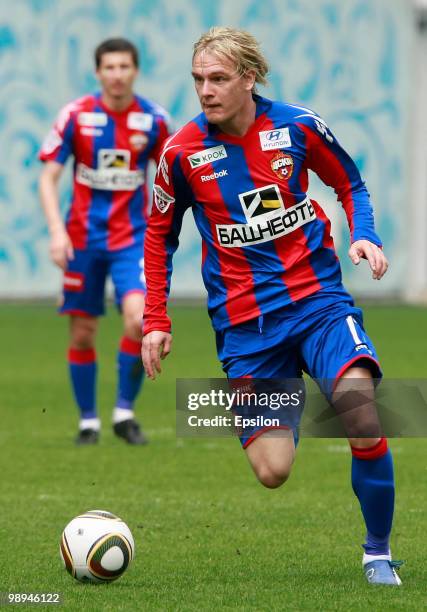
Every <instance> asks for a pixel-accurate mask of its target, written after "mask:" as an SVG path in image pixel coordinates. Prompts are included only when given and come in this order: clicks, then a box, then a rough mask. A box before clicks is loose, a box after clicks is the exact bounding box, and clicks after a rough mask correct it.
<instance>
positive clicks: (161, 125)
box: [150, 111, 174, 164]
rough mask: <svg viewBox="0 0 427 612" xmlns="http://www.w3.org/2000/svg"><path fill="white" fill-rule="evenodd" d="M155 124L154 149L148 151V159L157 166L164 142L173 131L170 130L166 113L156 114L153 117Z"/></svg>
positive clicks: (168, 117) (168, 116)
mask: <svg viewBox="0 0 427 612" xmlns="http://www.w3.org/2000/svg"><path fill="white" fill-rule="evenodd" d="M155 122H156V124H157V129H158V135H157V139H156V142H155V144H154V147H153V148H152V150H151V151H150V159H152V160H154V161H155V162H156V164H157V163H158V161H159V157H160V152H161V150H162V148H163V145H164V143H165V140H166V139H167V138H169V136H171V135H172V134H173V132H174V130H173V128H172V122H171V118H170V115H169V114H168V113H167V112H166V111H163V112H162V113H160V114H158V115H157V116H156V117H155Z"/></svg>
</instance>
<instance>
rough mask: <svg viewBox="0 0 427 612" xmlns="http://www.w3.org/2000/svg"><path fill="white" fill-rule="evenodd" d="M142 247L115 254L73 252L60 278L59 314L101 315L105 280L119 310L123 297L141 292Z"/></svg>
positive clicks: (85, 251)
mask: <svg viewBox="0 0 427 612" xmlns="http://www.w3.org/2000/svg"><path fill="white" fill-rule="evenodd" d="M143 257H144V256H143V245H142V244H141V245H135V246H131V247H128V248H126V249H120V250H117V251H97V250H79V249H75V250H74V259H73V260H71V261H69V262H68V267H67V270H66V272H65V273H64V278H63V283H64V284H63V303H62V306H61V307H60V309H59V312H60V313H61V314H71V315H72V314H74V315H81V316H87V315H90V316H95V317H96V316H99V315H102V314H104V313H105V281H106V279H107V276H108V275H111V279H112V281H113V285H114V291H115V300H116V304H117V306H118V308H119V309H120V307H121V304H122V300H123V297H124V296H125V295H126V294H129V293H133V292H140V293H145V277H144V259H143Z"/></svg>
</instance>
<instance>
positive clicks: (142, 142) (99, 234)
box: [39, 94, 170, 251]
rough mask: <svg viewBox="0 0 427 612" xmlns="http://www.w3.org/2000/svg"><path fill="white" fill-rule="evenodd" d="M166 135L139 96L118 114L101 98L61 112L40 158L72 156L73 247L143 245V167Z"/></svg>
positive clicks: (160, 113)
mask: <svg viewBox="0 0 427 612" xmlns="http://www.w3.org/2000/svg"><path fill="white" fill-rule="evenodd" d="M169 135H170V130H169V128H168V115H167V113H166V111H164V110H163V109H162V108H161V107H160V106H158V105H156V104H154V103H153V102H151V101H149V100H147V99H145V98H142V97H140V96H134V99H133V101H132V103H131V104H130V106H129V107H128V108H127V109H125V110H123V111H122V112H115V111H112V110H111V109H109V108H108V107H107V106H105V104H103V102H102V100H101V95H100V94H95V95H88V96H84V97H82V98H79V99H78V100H75V101H73V102H71V103H70V104H67V105H66V106H65V107H64V108H63V109H62V110H61V111H60V113H59V115H58V118H57V121H56V123H55V125H54V127H53V129H52V130H51V132H50V133H49V134H48V136H47V138H46V139H45V141H44V143H43V145H42V148H41V151H40V154H39V157H40V159H41V160H42V161H56V162H59V163H60V164H65V162H66V161H67V159H68V157H69V156H70V155H72V156H73V157H74V170H73V193H72V199H71V205H70V209H69V211H68V214H67V219H66V226H67V231H68V234H69V236H70V238H71V241H72V243H73V246H74V247H75V248H77V249H100V250H106V251H114V250H117V249H122V248H126V247H128V246H131V245H134V244H137V243H141V242H142V240H143V235H144V231H145V228H146V226H147V220H148V215H149V210H148V207H149V199H148V193H147V185H146V177H147V166H148V162H149V160H150V159H152V160H154V161H157V159H158V156H159V151H160V149H161V146H162V144H163V142H164V140H165V139H166V138H167V137H168V136H169Z"/></svg>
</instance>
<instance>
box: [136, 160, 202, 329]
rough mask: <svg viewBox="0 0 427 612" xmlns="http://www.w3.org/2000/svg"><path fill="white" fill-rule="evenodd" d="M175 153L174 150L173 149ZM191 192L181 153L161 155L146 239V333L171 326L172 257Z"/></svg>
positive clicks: (190, 198)
mask: <svg viewBox="0 0 427 612" xmlns="http://www.w3.org/2000/svg"><path fill="white" fill-rule="evenodd" d="M171 153H172V151H171ZM191 204H192V195H191V192H190V188H189V186H188V183H187V181H186V179H185V177H184V175H183V172H182V168H181V162H180V156H179V155H178V156H176V155H175V154H173V155H172V156H168V149H167V148H166V153H165V151H163V152H162V153H161V155H160V159H159V165H158V169H157V174H156V178H155V181H154V185H153V208H152V212H151V216H150V219H149V221H148V227H147V231H146V234H145V241H144V269H145V278H146V285H147V295H146V300H145V308H144V318H143V333H144V335H145V334H148V333H149V332H151V331H155V330H157V331H167V332H170V330H171V321H170V319H169V316H168V314H167V299H168V296H169V290H170V280H171V275H172V257H173V254H174V253H175V251H176V249H177V248H178V243H179V234H180V231H181V226H182V219H183V216H184V213H185V211H186V210H187V208H188V207H189V206H191Z"/></svg>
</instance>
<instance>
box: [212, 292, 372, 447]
mask: <svg viewBox="0 0 427 612" xmlns="http://www.w3.org/2000/svg"><path fill="white" fill-rule="evenodd" d="M217 350H218V356H219V358H220V360H221V362H222V365H223V369H224V371H225V372H226V374H227V376H228V378H229V379H241V378H255V379H276V380H281V381H284V380H286V379H298V378H301V377H302V374H303V372H306V373H307V374H309V375H310V376H311V377H312V378H314V379H316V381H317V382H318V384H319V386H320V388H321V389H322V391H323V392H324V394H325V395H326V397H328V398H330V397H331V394H332V392H333V390H334V386H335V384H336V382H337V380H338V379H339V378H340V376H342V374H343V373H344V372H345V371H346V370H347V369H348V368H349V367H350V366H351V365H353V364H356V362H358V363H357V365H362V363H363V365H364V366H366V367H368V368H369V369H370V370H371V372H372V375H373V377H374V378H381V376H382V372H381V369H380V366H379V363H378V358H377V354H376V351H375V348H374V346H373V344H372V342H371V340H370V339H369V337H368V336H367V335H366V333H365V330H364V328H363V318H362V311H361V310H360V309H359V308H356V307H355V306H354V303H353V300H352V298H351V296H350V295H349V294H348V293H347V292H345V291H344V290H342V289H340V290H333V289H329V290H327V289H323V290H321V291H318V292H317V293H315V294H313V295H312V296H309V297H308V298H305V299H303V300H301V301H299V302H296V303H294V304H290V305H288V306H285V307H283V308H281V309H279V310H275V311H273V312H270V313H268V314H265V315H264V316H261V317H258V318H257V319H252V320H250V321H246V322H245V323H242V324H240V325H236V326H234V327H230V328H228V329H225V330H222V331H219V332H217ZM281 426H282V427H284V428H288V426H287V424H286V423H283V424H282V423H281ZM293 429H295V428H293ZM264 431H266V429H265V428H263V427H259V426H258V427H252V428H248V429H247V430H245V431H244V432H243V433H242V432H240V433H242V435H240V436H239V437H240V440H241V442H242V445H243V447H244V448H245V447H246V446H248V445H249V444H250V442H252V440H254V439H255V438H256V437H257V436H258V435H261V433H263V432H264ZM294 433H296V432H295V431H294Z"/></svg>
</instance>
